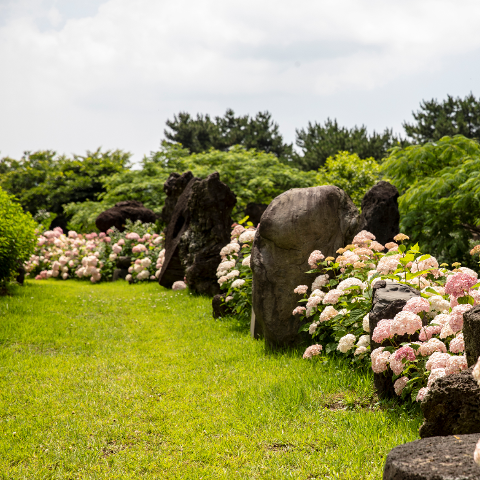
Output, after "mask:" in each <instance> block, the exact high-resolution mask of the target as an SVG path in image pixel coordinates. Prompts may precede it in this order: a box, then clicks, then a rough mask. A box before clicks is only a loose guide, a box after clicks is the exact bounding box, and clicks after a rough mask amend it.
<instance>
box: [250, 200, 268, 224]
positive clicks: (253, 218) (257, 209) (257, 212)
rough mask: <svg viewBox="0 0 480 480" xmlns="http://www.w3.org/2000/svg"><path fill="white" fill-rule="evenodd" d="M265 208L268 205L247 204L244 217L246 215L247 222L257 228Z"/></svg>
mask: <svg viewBox="0 0 480 480" xmlns="http://www.w3.org/2000/svg"><path fill="white" fill-rule="evenodd" d="M267 207H268V205H267V204H265V203H247V206H246V207H245V216H247V215H248V220H249V221H250V222H252V223H253V224H254V225H255V226H257V225H258V224H259V223H260V219H261V218H262V215H263V212H264V211H265V210H266V209H267Z"/></svg>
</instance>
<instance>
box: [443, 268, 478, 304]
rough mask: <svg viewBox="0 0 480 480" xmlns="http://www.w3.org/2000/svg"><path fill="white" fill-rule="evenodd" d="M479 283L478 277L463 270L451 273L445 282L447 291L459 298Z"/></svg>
mask: <svg viewBox="0 0 480 480" xmlns="http://www.w3.org/2000/svg"><path fill="white" fill-rule="evenodd" d="M476 283H477V280H476V278H474V277H472V276H471V275H468V274H466V273H463V272H458V273H455V274H453V275H450V276H449V277H448V278H447V283H446V284H445V293H446V294H447V295H453V296H454V297H456V298H458V297H461V296H463V295H465V294H466V293H468V291H469V290H470V288H472V287H473V286H474V285H475V284H476Z"/></svg>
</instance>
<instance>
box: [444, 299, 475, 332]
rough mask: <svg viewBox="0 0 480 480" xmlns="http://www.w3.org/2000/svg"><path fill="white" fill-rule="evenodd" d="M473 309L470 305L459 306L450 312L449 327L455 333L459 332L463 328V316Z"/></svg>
mask: <svg viewBox="0 0 480 480" xmlns="http://www.w3.org/2000/svg"><path fill="white" fill-rule="evenodd" d="M471 308H473V306H472V305H470V304H468V303H467V304H463V305H457V306H456V307H454V308H453V309H452V311H451V312H450V318H449V321H448V323H449V325H450V328H451V329H452V331H453V332H459V331H460V330H461V329H462V328H463V314H464V313H465V312H468V311H469V310H470V309H471Z"/></svg>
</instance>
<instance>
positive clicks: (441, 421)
mask: <svg viewBox="0 0 480 480" xmlns="http://www.w3.org/2000/svg"><path fill="white" fill-rule="evenodd" d="M421 407H422V411H423V415H424V416H425V421H424V422H423V425H422V426H421V427H420V437H422V438H425V437H436V436H439V435H458V434H466V433H478V434H480V387H479V386H478V383H477V382H476V380H475V379H474V378H473V375H472V369H471V368H470V369H469V370H465V371H463V372H460V373H454V374H452V375H446V376H445V377H441V378H438V379H437V380H435V382H434V383H433V385H432V386H431V388H430V391H429V392H428V394H427V396H426V397H425V398H424V400H423V401H422V403H421ZM479 438H480V435H479ZM479 474H480V469H479ZM479 478H480V475H479Z"/></svg>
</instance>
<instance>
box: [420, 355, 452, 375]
mask: <svg viewBox="0 0 480 480" xmlns="http://www.w3.org/2000/svg"><path fill="white" fill-rule="evenodd" d="M450 357H451V355H450V354H448V353H442V352H433V353H432V355H430V357H429V359H428V360H427V363H426V365H425V368H426V370H429V371H430V370H433V369H435V368H445V367H446V366H447V362H448V360H449V359H450Z"/></svg>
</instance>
